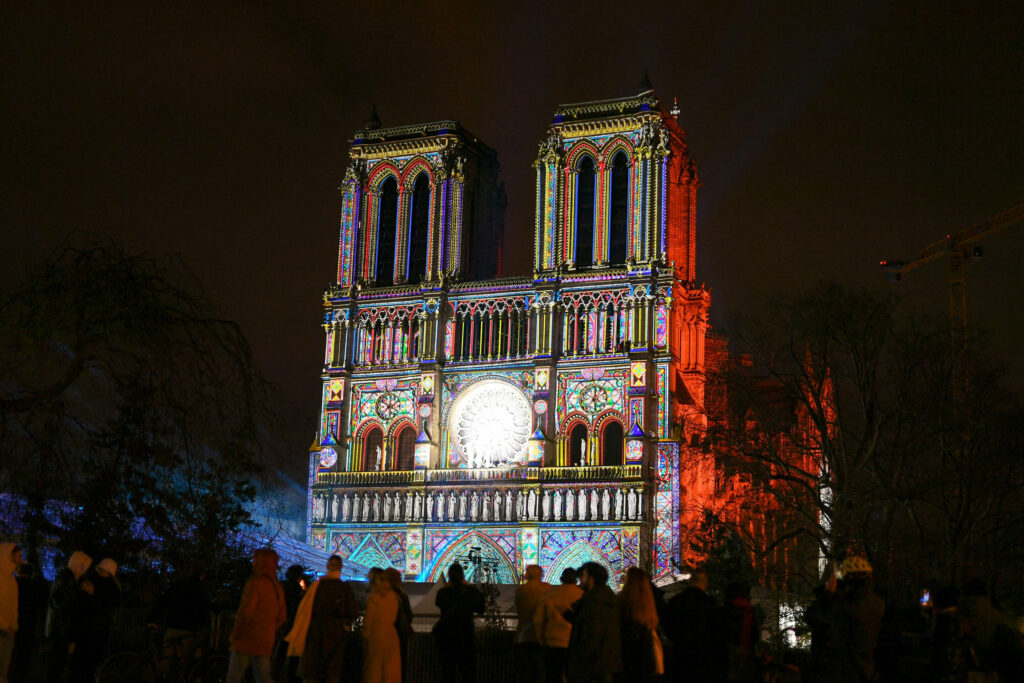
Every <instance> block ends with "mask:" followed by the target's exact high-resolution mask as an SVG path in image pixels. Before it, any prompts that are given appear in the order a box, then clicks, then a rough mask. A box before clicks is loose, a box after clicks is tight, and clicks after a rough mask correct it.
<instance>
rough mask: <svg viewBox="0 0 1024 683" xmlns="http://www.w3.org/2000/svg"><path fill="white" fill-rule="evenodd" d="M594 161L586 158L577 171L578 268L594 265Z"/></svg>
mask: <svg viewBox="0 0 1024 683" xmlns="http://www.w3.org/2000/svg"><path fill="white" fill-rule="evenodd" d="M595 178H596V174H595V172H594V160H593V159H592V158H591V157H589V156H584V157H583V159H582V160H581V161H580V165H579V168H578V169H577V171H576V255H575V258H574V259H573V260H574V262H575V264H576V267H577V268H589V267H590V266H592V265H594V187H595V185H596V183H595V182H594V181H595Z"/></svg>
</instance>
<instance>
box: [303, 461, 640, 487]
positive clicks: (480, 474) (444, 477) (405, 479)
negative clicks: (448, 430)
mask: <svg viewBox="0 0 1024 683" xmlns="http://www.w3.org/2000/svg"><path fill="white" fill-rule="evenodd" d="M640 474H641V466H640V465H624V466H622V465H608V466H603V465H602V466H597V467H512V468H508V469H501V468H481V469H469V468H455V469H447V470H393V471H384V472H320V473H319V474H317V475H316V483H317V484H326V485H328V486H391V485H395V484H416V483H423V482H432V483H439V482H452V483H457V482H484V481H533V480H540V481H551V482H554V481H572V482H586V481H619V480H624V479H639V478H640Z"/></svg>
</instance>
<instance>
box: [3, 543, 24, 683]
mask: <svg viewBox="0 0 1024 683" xmlns="http://www.w3.org/2000/svg"><path fill="white" fill-rule="evenodd" d="M20 564H21V546H19V545H17V544H15V543H0V683H7V669H8V667H9V666H10V665H11V655H12V654H13V653H14V634H15V632H16V631H17V630H18V580H17V579H15V578H14V573H15V572H16V571H18V565H20Z"/></svg>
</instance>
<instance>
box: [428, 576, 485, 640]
mask: <svg viewBox="0 0 1024 683" xmlns="http://www.w3.org/2000/svg"><path fill="white" fill-rule="evenodd" d="M434 604H436V605H437V607H438V609H440V610H441V618H440V619H439V620H438V621H437V625H436V626H434V635H436V636H437V637H438V638H439V639H441V640H443V641H446V642H447V641H462V642H464V643H465V644H467V645H469V646H472V644H473V615H474V614H483V612H484V607H485V603H484V594H483V593H481V592H480V591H478V590H477V589H476V588H474V587H473V586H470V585H469V584H468V583H453V584H451V585H448V586H445V587H444V588H442V589H441V590H439V591H438V592H437V597H436V598H435V599H434Z"/></svg>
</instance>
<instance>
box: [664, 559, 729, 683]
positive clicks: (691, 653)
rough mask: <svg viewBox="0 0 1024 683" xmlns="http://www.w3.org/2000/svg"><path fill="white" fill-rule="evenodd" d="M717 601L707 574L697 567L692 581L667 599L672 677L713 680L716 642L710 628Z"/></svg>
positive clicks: (695, 682) (702, 682) (685, 682)
mask: <svg viewBox="0 0 1024 683" xmlns="http://www.w3.org/2000/svg"><path fill="white" fill-rule="evenodd" d="M716 609H717V605H716V604H715V599H714V598H713V597H711V596H710V595H708V575H707V573H706V572H704V571H703V570H697V571H695V572H693V573H692V574H691V575H690V582H689V585H688V586H687V587H686V588H685V589H683V591H682V592H681V593H679V594H678V595H676V596H674V597H673V598H672V599H671V600H669V601H668V607H667V623H666V624H665V629H666V631H667V632H668V637H669V639H670V640H671V641H672V647H673V671H672V674H673V680H675V681H677V683H710V682H711V681H712V680H713V678H714V669H713V666H712V660H711V657H710V656H709V653H710V652H711V651H712V646H713V643H714V632H713V629H711V628H710V624H711V622H712V618H713V615H714V614H715V610H716Z"/></svg>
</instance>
